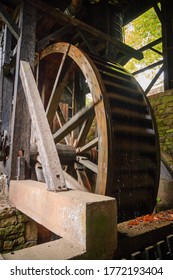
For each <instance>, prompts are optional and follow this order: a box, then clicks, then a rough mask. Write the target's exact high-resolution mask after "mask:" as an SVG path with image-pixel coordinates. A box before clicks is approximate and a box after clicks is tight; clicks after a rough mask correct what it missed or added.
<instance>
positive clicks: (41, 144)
mask: <svg viewBox="0 0 173 280" xmlns="http://www.w3.org/2000/svg"><path fill="white" fill-rule="evenodd" d="M20 77H21V81H22V85H23V89H24V93H25V97H26V100H27V104H28V109H29V112H30V116H31V120H32V123H33V126H34V129H35V132H36V138H37V145H38V151H39V155H40V158H41V162H42V168H43V174H44V177H45V181H46V185H47V188H48V190H50V191H63V190H67V187H66V184H65V180H64V176H63V171H62V168H61V164H60V160H59V156H58V153H57V150H56V146H55V143H54V140H53V137H52V134H51V130H50V127H49V124H48V121H47V118H46V114H45V110H44V107H43V104H42V101H41V98H40V94H39V91H38V88H37V85H36V82H35V79H34V76H33V73H32V70H31V67H30V64H29V63H28V62H26V61H21V62H20Z"/></svg>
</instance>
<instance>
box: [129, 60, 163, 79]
mask: <svg viewBox="0 0 173 280" xmlns="http://www.w3.org/2000/svg"><path fill="white" fill-rule="evenodd" d="M162 63H163V60H159V61H157V62H155V63H153V64H150V65H148V66H147V67H144V68H142V69H140V70H138V71H135V72H133V73H132V75H134V76H135V75H138V74H139V73H142V72H144V71H146V70H149V69H151V68H154V67H156V66H158V65H161V64H162Z"/></svg>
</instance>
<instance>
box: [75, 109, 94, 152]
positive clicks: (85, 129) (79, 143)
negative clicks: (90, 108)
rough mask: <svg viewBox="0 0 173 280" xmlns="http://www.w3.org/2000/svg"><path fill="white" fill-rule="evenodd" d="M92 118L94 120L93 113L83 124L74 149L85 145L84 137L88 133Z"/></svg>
mask: <svg viewBox="0 0 173 280" xmlns="http://www.w3.org/2000/svg"><path fill="white" fill-rule="evenodd" d="M94 118H95V114H94V112H93V114H91V115H90V117H89V118H88V119H87V120H86V121H85V122H84V123H83V125H82V127H81V130H80V132H79V135H78V137H77V139H76V145H75V147H76V148H77V147H81V146H83V145H84V144H85V141H86V137H87V135H88V133H89V130H90V128H91V125H92V123H93V120H94Z"/></svg>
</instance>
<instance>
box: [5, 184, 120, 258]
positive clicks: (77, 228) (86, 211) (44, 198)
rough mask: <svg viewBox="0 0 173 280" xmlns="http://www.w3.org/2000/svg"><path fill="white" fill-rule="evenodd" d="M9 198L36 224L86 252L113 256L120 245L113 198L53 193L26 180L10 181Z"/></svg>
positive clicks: (73, 191)
mask: <svg viewBox="0 0 173 280" xmlns="http://www.w3.org/2000/svg"><path fill="white" fill-rule="evenodd" d="M9 199H10V200H11V202H12V203H13V204H14V205H15V207H16V208H18V209H19V210H20V211H21V212H23V213H25V214H26V215H27V216H29V217H31V218H32V219H33V220H35V221H36V222H37V223H39V224H41V225H43V226H45V227H46V228H48V229H49V230H50V231H52V232H54V233H55V234H57V235H59V236H61V237H63V238H64V239H66V240H67V241H70V242H72V243H74V244H76V245H77V246H79V247H80V248H82V249H83V250H85V251H87V252H93V253H94V254H95V253H96V252H101V251H102V253H103V254H102V255H105V257H106V255H107V254H109V255H110V256H109V258H111V255H112V254H113V253H114V251H115V249H116V247H117V235H116V232H117V230H116V201H115V199H114V198H111V197H106V196H101V195H96V194H91V193H86V192H80V191H75V190H69V191H64V192H51V191H48V190H47V189H46V185H45V184H44V183H40V182H36V181H31V180H24V181H11V183H10V192H9ZM91 255H92V253H91Z"/></svg>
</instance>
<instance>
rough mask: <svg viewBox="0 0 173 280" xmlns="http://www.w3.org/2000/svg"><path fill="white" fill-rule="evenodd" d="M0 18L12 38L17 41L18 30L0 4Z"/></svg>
mask: <svg viewBox="0 0 173 280" xmlns="http://www.w3.org/2000/svg"><path fill="white" fill-rule="evenodd" d="M0 17H1V18H2V21H3V22H4V23H5V24H6V25H7V26H8V29H9V30H10V31H11V33H12V34H13V35H14V37H15V38H16V39H17V40H18V39H19V36H20V31H19V28H18V26H17V25H16V24H15V22H14V21H13V20H12V18H11V16H10V15H9V14H8V13H7V11H6V10H5V9H4V7H3V5H2V4H1V3H0Z"/></svg>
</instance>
